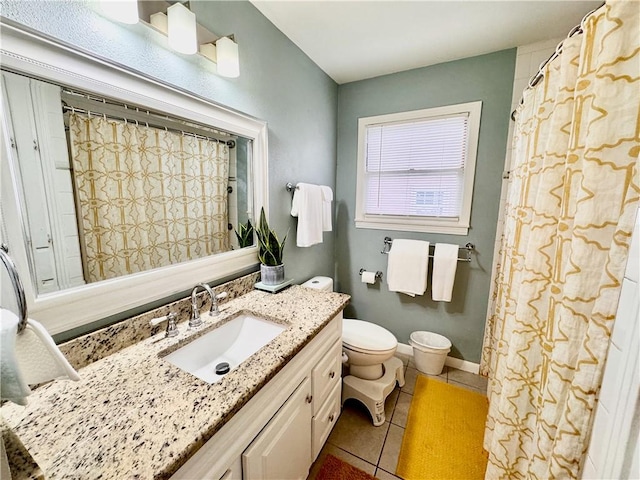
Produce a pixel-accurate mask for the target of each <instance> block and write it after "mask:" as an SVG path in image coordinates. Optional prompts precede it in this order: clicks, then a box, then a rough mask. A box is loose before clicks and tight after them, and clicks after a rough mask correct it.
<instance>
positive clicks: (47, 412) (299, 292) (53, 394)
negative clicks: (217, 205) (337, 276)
mask: <svg viewBox="0 0 640 480" xmlns="http://www.w3.org/2000/svg"><path fill="white" fill-rule="evenodd" d="M348 300H349V296H348V295H344V294H339V293H331V292H321V291H317V290H311V289H308V288H305V287H302V286H297V285H294V286H292V287H290V288H287V289H286V290H284V291H282V292H280V293H278V294H270V293H266V292H260V291H257V290H255V291H252V292H250V293H247V294H246V295H244V296H242V297H239V298H237V299H235V300H231V301H229V302H227V303H226V304H225V309H224V311H222V312H221V314H220V315H219V316H218V317H209V315H208V314H205V315H203V319H204V320H205V322H206V325H205V326H203V327H201V328H200V329H197V330H190V329H188V328H187V325H186V323H180V324H179V328H180V335H179V336H178V337H175V338H170V339H165V338H164V333H160V334H157V335H154V336H153V337H151V338H148V339H146V340H143V341H141V342H138V343H136V344H135V345H133V346H130V347H127V348H125V349H123V350H121V351H119V352H118V353H116V354H113V355H110V356H108V357H106V358H103V359H101V360H99V361H97V362H95V363H92V364H90V365H88V366H86V367H84V368H82V369H80V370H79V373H80V376H81V377H82V380H81V381H79V382H71V381H54V382H52V383H49V384H47V385H45V386H43V387H41V388H39V389H37V390H36V391H35V392H34V393H33V395H31V396H30V397H29V403H28V405H27V406H26V407H19V406H17V405H13V404H6V405H5V406H3V407H2V409H1V413H2V416H3V418H4V421H5V422H6V424H7V425H8V426H9V427H10V428H11V429H12V430H13V432H15V434H17V436H18V437H19V439H20V441H21V442H22V443H23V444H24V446H25V447H26V449H27V450H28V451H29V453H30V454H31V455H32V457H33V458H34V460H35V461H36V462H37V464H38V466H39V467H40V468H41V469H42V471H43V472H44V475H45V477H46V478H65V479H72V478H78V479H80V478H81V479H90V478H96V479H97V478H144V479H146V478H168V477H170V476H171V475H172V474H173V473H174V472H175V471H176V470H178V468H180V466H182V465H183V464H184V463H185V462H186V461H187V460H188V459H189V458H190V457H191V456H192V455H193V454H194V453H195V452H196V451H197V450H198V449H199V448H200V447H201V446H202V445H203V444H204V443H205V442H206V441H207V440H209V439H210V438H211V437H212V436H213V435H214V434H215V433H216V432H217V431H218V430H219V429H220V428H221V427H222V426H223V425H224V424H225V423H226V422H227V421H228V420H229V419H230V418H231V417H232V416H233V415H234V413H236V412H237V411H238V410H239V409H240V408H241V407H242V406H243V405H244V404H246V403H247V402H248V401H249V399H251V397H252V396H253V395H255V394H256V393H257V392H258V391H259V390H260V388H261V387H262V386H263V385H265V384H266V383H267V382H268V381H269V379H271V378H272V377H273V376H274V375H275V374H276V373H277V372H278V371H280V369H282V367H284V366H285V365H286V364H287V362H288V361H289V360H290V359H291V358H293V356H294V355H295V354H296V353H298V352H299V351H300V350H301V349H302V348H303V347H304V346H305V345H306V344H307V343H308V342H309V341H310V340H311V339H312V338H313V337H315V335H316V334H317V333H319V332H320V330H321V329H322V327H324V325H326V324H327V323H328V322H329V321H330V320H331V319H332V318H333V317H334V316H335V315H336V314H338V313H339V312H340V311H341V310H342V309H343V308H344V307H345V306H346V304H347V302H348ZM242 310H248V311H250V312H252V313H254V314H257V315H261V316H263V317H266V318H270V319H272V320H274V321H278V322H279V323H285V324H287V325H288V328H287V330H285V331H284V332H283V333H281V334H280V335H279V336H278V337H276V338H275V339H274V340H273V341H271V342H270V343H269V344H267V345H266V346H265V347H264V348H262V349H261V350H260V351H258V352H257V353H256V354H254V355H253V356H252V357H250V358H249V359H248V360H246V361H245V362H243V363H242V364H241V365H240V366H239V367H238V368H237V369H235V370H233V371H232V372H230V373H229V374H227V375H226V376H225V377H224V378H223V379H222V380H221V381H220V382H218V383H215V384H212V385H209V384H208V383H206V382H204V381H202V380H200V379H198V378H197V377H194V376H192V375H190V374H189V373H186V372H184V371H182V370H180V369H179V368H177V367H175V366H173V365H171V364H170V363H168V362H167V361H166V360H164V359H162V358H160V357H159V355H158V354H159V353H160V352H164V351H165V350H166V349H168V348H170V347H172V346H176V345H177V344H178V343H185V340H186V339H187V338H190V337H193V336H194V335H195V336H199V335H201V334H203V333H206V332H207V331H209V330H210V329H211V328H213V324H214V323H216V324H219V323H224V322H225V321H227V320H229V319H231V318H232V317H233V316H234V314H236V313H237V312H239V311H242ZM10 461H11V459H10Z"/></svg>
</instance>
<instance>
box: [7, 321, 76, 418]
mask: <svg viewBox="0 0 640 480" xmlns="http://www.w3.org/2000/svg"><path fill="white" fill-rule="evenodd" d="M1 316H2V318H0V321H1V322H2V323H3V324H5V323H13V322H16V325H17V317H16V316H15V314H13V313H12V312H10V311H8V310H4V309H3V310H2V311H1ZM14 319H15V320H14ZM2 333H3V338H2V346H3V347H4V344H5V341H7V342H10V339H6V338H5V331H4V328H3V329H2ZM6 333H7V334H8V333H9V332H6ZM13 338H14V349H13V352H12V353H9V355H10V357H7V352H5V350H4V348H3V351H2V398H7V399H8V400H11V401H13V402H15V403H18V404H19V405H25V404H26V398H25V396H26V395H28V394H29V393H31V391H30V390H29V392H28V393H26V395H25V396H23V397H22V398H20V397H17V396H14V398H9V397H5V386H6V388H7V389H8V390H7V392H11V391H12V389H16V388H17V387H22V386H23V385H35V384H38V383H43V382H48V381H49V380H53V379H56V378H60V377H66V378H69V379H71V380H75V381H77V380H80V376H79V375H78V373H77V372H76V371H75V370H74V368H73V367H72V366H71V365H70V364H69V362H68V361H67V359H66V358H65V357H64V355H63V354H62V352H61V351H60V349H59V348H58V346H57V345H56V344H55V342H54V341H53V339H52V338H51V336H50V335H49V333H48V332H47V330H46V329H45V328H44V327H43V326H42V325H41V324H40V323H39V322H36V321H35V320H32V319H28V320H27V326H26V328H25V329H24V331H23V332H22V333H21V334H17V328H16V331H15V332H14V335H13ZM5 365H6V367H7V372H8V373H10V374H11V373H12V372H13V377H10V378H9V382H10V383H9V382H8V383H6V385H5V378H4V374H5ZM16 374H17V376H16ZM19 382H22V383H19ZM12 385H13V386H12ZM16 386H17V387H16ZM27 388H28V386H27ZM23 391H24V390H23Z"/></svg>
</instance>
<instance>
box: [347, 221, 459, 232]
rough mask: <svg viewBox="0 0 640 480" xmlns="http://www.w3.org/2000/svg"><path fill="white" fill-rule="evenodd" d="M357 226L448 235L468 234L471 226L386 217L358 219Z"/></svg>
mask: <svg viewBox="0 0 640 480" xmlns="http://www.w3.org/2000/svg"><path fill="white" fill-rule="evenodd" d="M356 228H369V229H373V230H393V231H399V232H421V233H444V234H447V235H467V234H468V233H469V227H468V226H465V225H447V224H445V223H444V222H443V223H440V224H435V225H434V224H425V223H424V222H415V223H412V222H410V221H407V220H398V221H393V220H389V219H384V220H380V221H374V220H356Z"/></svg>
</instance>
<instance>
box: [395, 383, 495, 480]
mask: <svg viewBox="0 0 640 480" xmlns="http://www.w3.org/2000/svg"><path fill="white" fill-rule="evenodd" d="M487 410H488V403H487V397H485V396H484V395H482V394H480V393H476V392H472V391H470V390H466V389H463V388H459V387H456V386H453V385H449V384H447V383H443V382H440V381H438V380H434V379H432V378H427V377H424V376H421V375H419V376H418V380H417V381H416V387H415V392H414V394H413V399H412V400H411V407H410V408H409V417H408V419H407V428H406V430H405V432H404V437H403V439H402V447H401V448H400V457H399V459H398V466H397V468H396V475H398V476H400V477H402V478H404V479H406V480H425V479H429V480H431V479H434V480H435V479H442V480H456V479H461V480H474V479H478V480H481V479H483V478H484V472H485V470H486V468H487V452H486V451H485V450H483V448H482V439H483V436H484V424H485V420H486V418H487Z"/></svg>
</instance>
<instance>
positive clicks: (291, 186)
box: [285, 182, 298, 192]
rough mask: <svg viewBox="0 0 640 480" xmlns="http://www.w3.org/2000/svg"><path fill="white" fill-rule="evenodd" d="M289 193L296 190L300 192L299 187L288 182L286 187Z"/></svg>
mask: <svg viewBox="0 0 640 480" xmlns="http://www.w3.org/2000/svg"><path fill="white" fill-rule="evenodd" d="M285 187H286V189H287V192H293V191H294V190H298V187H297V186H296V185H294V184H293V183H291V182H287V184H286V185H285Z"/></svg>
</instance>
